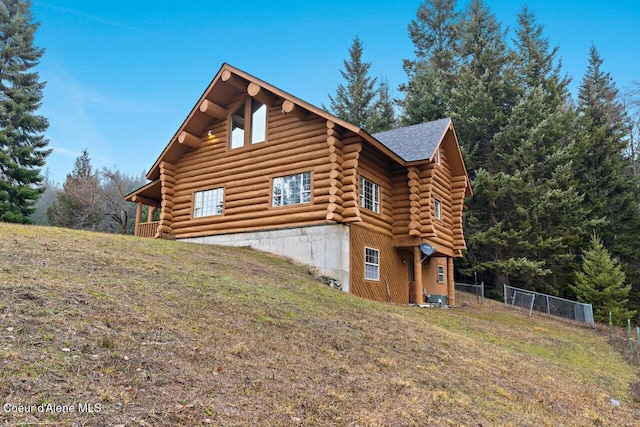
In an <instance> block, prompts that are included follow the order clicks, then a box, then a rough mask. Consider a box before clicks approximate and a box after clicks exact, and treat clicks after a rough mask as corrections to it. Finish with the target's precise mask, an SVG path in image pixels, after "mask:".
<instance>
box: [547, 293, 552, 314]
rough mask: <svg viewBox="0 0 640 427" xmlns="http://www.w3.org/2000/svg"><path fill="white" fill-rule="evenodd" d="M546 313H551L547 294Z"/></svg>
mask: <svg viewBox="0 0 640 427" xmlns="http://www.w3.org/2000/svg"><path fill="white" fill-rule="evenodd" d="M547 314H551V306H550V305H549V295H547Z"/></svg>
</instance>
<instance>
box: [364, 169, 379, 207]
mask: <svg viewBox="0 0 640 427" xmlns="http://www.w3.org/2000/svg"><path fill="white" fill-rule="evenodd" d="M360 206H361V207H363V208H365V209H369V210H370V211H373V212H375V213H377V214H379V213H380V186H379V185H378V184H376V183H374V182H371V181H369V180H368V179H367V178H364V177H362V176H361V177H360Z"/></svg>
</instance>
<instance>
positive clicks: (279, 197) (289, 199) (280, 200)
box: [273, 172, 311, 207]
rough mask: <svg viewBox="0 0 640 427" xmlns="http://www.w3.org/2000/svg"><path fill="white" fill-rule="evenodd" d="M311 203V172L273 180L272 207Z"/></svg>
mask: <svg viewBox="0 0 640 427" xmlns="http://www.w3.org/2000/svg"><path fill="white" fill-rule="evenodd" d="M309 202H311V172H304V173H299V174H297V175H289V176H281V177H278V178H273V206H274V207H277V206H286V205H297V204H299V203H309Z"/></svg>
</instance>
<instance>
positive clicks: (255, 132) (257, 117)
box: [229, 99, 267, 149]
mask: <svg viewBox="0 0 640 427" xmlns="http://www.w3.org/2000/svg"><path fill="white" fill-rule="evenodd" d="M266 139H267V106H266V105H264V104H262V103H260V102H258V101H256V100H255V99H250V100H248V101H246V102H243V103H242V104H241V105H240V106H239V107H238V109H237V110H236V111H235V112H234V113H233V115H232V116H231V138H230V142H229V146H230V147H231V148H232V149H234V148H240V147H244V146H245V145H249V144H257V143H259V142H264V141H265V140H266Z"/></svg>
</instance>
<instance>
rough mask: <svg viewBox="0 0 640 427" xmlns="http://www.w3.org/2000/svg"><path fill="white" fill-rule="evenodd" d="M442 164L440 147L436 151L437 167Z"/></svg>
mask: <svg viewBox="0 0 640 427" xmlns="http://www.w3.org/2000/svg"><path fill="white" fill-rule="evenodd" d="M439 164H440V147H438V148H437V149H436V165H439Z"/></svg>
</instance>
